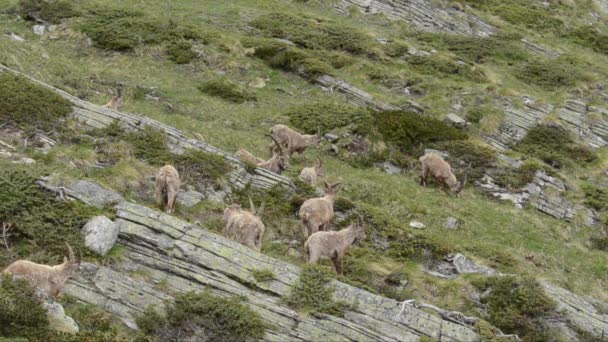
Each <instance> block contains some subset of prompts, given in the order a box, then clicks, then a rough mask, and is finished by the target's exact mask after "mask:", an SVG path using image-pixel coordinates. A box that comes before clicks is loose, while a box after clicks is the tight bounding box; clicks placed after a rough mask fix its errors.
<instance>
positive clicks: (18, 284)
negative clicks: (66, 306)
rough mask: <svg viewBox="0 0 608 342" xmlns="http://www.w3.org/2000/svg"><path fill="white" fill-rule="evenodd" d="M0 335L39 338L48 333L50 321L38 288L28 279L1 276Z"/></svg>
mask: <svg viewBox="0 0 608 342" xmlns="http://www.w3.org/2000/svg"><path fill="white" fill-rule="evenodd" d="M0 282H1V284H0V337H24V338H37V337H44V336H45V335H46V334H48V328H49V321H48V319H47V317H46V310H45V309H44V308H43V307H42V301H41V299H39V298H38V297H37V296H36V289H35V288H34V287H32V286H31V285H30V284H29V283H28V282H27V281H26V280H23V279H16V280H13V279H12V277H10V276H7V275H5V276H2V277H1V278H0Z"/></svg>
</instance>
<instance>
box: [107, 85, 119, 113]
mask: <svg viewBox="0 0 608 342" xmlns="http://www.w3.org/2000/svg"><path fill="white" fill-rule="evenodd" d="M103 106H104V107H106V108H110V109H114V110H118V108H120V106H122V87H118V88H117V89H116V93H115V94H114V95H113V96H112V99H111V100H110V102H108V103H106V104H105V105H103Z"/></svg>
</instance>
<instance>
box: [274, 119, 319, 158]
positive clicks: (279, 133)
mask: <svg viewBox="0 0 608 342" xmlns="http://www.w3.org/2000/svg"><path fill="white" fill-rule="evenodd" d="M270 134H271V135H273V136H274V137H276V140H278V142H276V144H281V145H283V146H285V147H286V148H287V154H288V155H289V157H291V156H292V155H293V154H294V153H298V154H300V155H301V154H302V153H304V150H305V149H306V148H307V147H308V146H313V145H314V146H316V145H319V143H321V135H320V134H319V133H317V134H300V133H298V132H296V131H294V130H293V129H291V128H289V127H287V126H285V125H274V126H272V128H271V129H270ZM272 148H274V146H273V147H272Z"/></svg>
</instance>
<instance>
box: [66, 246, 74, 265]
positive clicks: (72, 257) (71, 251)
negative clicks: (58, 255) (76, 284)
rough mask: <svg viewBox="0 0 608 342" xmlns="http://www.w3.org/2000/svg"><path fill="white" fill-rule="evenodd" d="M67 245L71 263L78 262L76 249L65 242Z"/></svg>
mask: <svg viewBox="0 0 608 342" xmlns="http://www.w3.org/2000/svg"><path fill="white" fill-rule="evenodd" d="M65 245H66V246H67V247H68V260H69V261H70V262H71V263H75V262H76V257H75V256H74V250H73V249H72V246H70V244H69V243H67V242H66V243H65Z"/></svg>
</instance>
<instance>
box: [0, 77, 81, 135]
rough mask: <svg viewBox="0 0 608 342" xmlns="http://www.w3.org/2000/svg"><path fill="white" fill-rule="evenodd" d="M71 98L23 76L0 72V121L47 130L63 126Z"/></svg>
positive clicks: (30, 128)
mask: <svg viewBox="0 0 608 342" xmlns="http://www.w3.org/2000/svg"><path fill="white" fill-rule="evenodd" d="M71 112H72V106H71V104H70V102H69V101H67V100H66V99H64V98H63V97H61V96H59V95H58V94H56V93H54V92H52V91H50V90H48V89H46V88H44V87H42V86H39V85H37V84H34V83H32V82H30V81H28V80H26V79H25V78H23V77H19V76H16V75H11V74H9V73H7V72H4V73H0V121H2V122H10V123H12V124H14V125H17V126H19V127H21V128H24V129H26V130H32V129H37V130H42V131H45V132H48V131H53V130H58V129H59V128H61V127H63V119H64V118H65V117H66V116H67V115H68V114H70V113H71Z"/></svg>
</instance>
